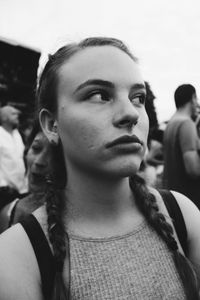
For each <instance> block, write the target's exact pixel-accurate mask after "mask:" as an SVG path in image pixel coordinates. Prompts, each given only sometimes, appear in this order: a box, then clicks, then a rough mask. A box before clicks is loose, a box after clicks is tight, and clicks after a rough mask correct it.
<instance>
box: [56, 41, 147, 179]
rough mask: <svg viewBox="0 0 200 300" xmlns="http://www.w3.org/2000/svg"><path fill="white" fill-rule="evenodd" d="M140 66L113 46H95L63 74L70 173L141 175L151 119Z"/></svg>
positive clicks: (62, 124)
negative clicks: (139, 170)
mask: <svg viewBox="0 0 200 300" xmlns="http://www.w3.org/2000/svg"><path fill="white" fill-rule="evenodd" d="M145 95H146V90H145V85H144V81H143V79H142V76H141V74H140V71H139V69H138V66H137V64H136V63H135V62H134V61H133V60H132V59H131V58H130V57H129V56H128V55H127V54H126V53H124V52H122V51H121V50H119V49H118V48H116V47H113V46H101V47H90V48H87V49H84V50H82V51H81V52H79V53H77V54H75V55H74V56H73V57H71V58H70V59H69V60H68V61H67V62H66V63H65V64H64V65H63V66H62V67H61V69H60V70H59V85H58V97H57V103H58V112H57V123H58V132H59V135H60V138H61V141H62V145H63V150H64V156H65V161H66V165H67V173H68V176H69V175H70V170H75V169H76V170H78V171H79V172H80V171H81V172H92V173H93V174H96V175H101V176H102V175H103V176H111V177H113V176H118V177H119V176H120V177H125V176H130V175H133V174H135V173H136V171H137V170H138V169H139V166H140V163H141V161H142V158H143V156H144V153H145V149H146V142H147V134H148V126H149V125H148V124H149V122H148V117H147V114H146V111H145V106H144V102H145Z"/></svg>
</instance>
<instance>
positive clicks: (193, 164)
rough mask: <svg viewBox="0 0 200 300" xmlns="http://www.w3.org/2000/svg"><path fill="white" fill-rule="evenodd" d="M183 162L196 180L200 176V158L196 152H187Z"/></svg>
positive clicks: (188, 172) (189, 173)
mask: <svg viewBox="0 0 200 300" xmlns="http://www.w3.org/2000/svg"><path fill="white" fill-rule="evenodd" d="M183 160H184V165H185V169H186V172H187V174H188V175H190V176H191V177H193V178H194V179H195V178H196V177H198V176H200V156H199V154H198V152H197V151H196V150H191V151H187V152H185V153H184V154H183Z"/></svg>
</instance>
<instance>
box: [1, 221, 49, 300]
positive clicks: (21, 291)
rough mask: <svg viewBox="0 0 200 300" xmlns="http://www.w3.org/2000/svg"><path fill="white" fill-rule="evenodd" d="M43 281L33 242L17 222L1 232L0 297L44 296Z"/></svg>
mask: <svg viewBox="0 0 200 300" xmlns="http://www.w3.org/2000/svg"><path fill="white" fill-rule="evenodd" d="M40 281H41V279H40V272H39V268H38V264H37V260H36V257H35V254H34V251H33V248H32V245H31V243H30V241H29V238H28V236H27V235H26V232H25V231H24V229H23V227H22V226H21V225H20V224H16V225H14V226H12V227H11V228H9V229H8V230H6V231H5V232H3V233H2V234H1V235H0V299H4V300H11V299H16V300H18V299H19V300H25V299H30V300H31V299H38V300H39V299H43V297H42V292H41V287H40Z"/></svg>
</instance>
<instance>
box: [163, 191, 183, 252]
mask: <svg viewBox="0 0 200 300" xmlns="http://www.w3.org/2000/svg"><path fill="white" fill-rule="evenodd" d="M158 191H159V193H160V194H161V196H162V198H163V201H164V203H165V206H166V208H167V210H168V213H169V215H170V217H171V219H172V222H173V225H174V228H175V230H176V234H177V236H178V239H179V242H180V244H181V247H182V249H183V251H184V254H185V256H187V254H188V243H187V229H186V226H185V221H184V218H183V214H182V212H181V209H180V207H179V205H178V202H177V200H176V198H175V197H174V195H173V194H172V193H171V192H170V191H168V190H158Z"/></svg>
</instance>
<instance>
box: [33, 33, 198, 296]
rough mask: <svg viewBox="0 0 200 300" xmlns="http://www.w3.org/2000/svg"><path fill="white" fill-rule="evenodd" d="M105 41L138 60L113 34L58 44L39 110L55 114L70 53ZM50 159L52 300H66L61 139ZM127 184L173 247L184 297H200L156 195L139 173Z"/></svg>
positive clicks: (42, 85) (39, 97)
mask: <svg viewBox="0 0 200 300" xmlns="http://www.w3.org/2000/svg"><path fill="white" fill-rule="evenodd" d="M105 45H110V46H114V47H116V48H119V49H120V50H122V51H123V52H125V53H126V54H127V55H128V56H130V57H131V58H132V59H133V60H134V61H137V59H136V58H135V57H134V56H133V55H132V54H131V53H130V51H129V50H128V48H127V47H126V46H125V45H124V44H123V43H122V42H121V41H119V40H117V39H113V38H98V37H97V38H89V39H85V40H83V41H82V42H80V43H79V44H69V45H67V46H65V47H62V48H60V49H59V50H58V51H57V52H56V53H55V54H54V55H51V56H50V57H49V60H48V62H47V64H46V66H45V68H44V70H43V72H42V74H41V76H40V78H39V82H38V90H37V100H38V111H40V110H41V109H42V108H46V109H48V110H49V111H50V112H52V113H53V114H56V112H57V101H56V100H57V86H58V71H59V69H60V67H61V66H62V65H63V64H64V63H65V62H66V61H67V60H68V59H69V58H70V57H71V56H73V55H74V54H75V53H77V52H79V51H81V50H82V49H84V48H86V47H95V46H105ZM52 163H54V164H55V166H54V169H55V174H54V175H53V176H50V177H49V178H48V189H47V192H46V210H47V216H48V217H47V220H48V234H49V239H50V242H51V244H52V247H53V252H54V257H55V264H56V275H55V282H54V290H53V295H52V299H51V300H68V299H69V298H70V296H69V290H67V288H68V287H66V286H65V284H64V280H63V274H62V273H63V267H64V262H65V258H66V251H67V247H66V243H67V242H68V240H67V238H66V233H65V230H64V222H63V210H64V202H65V201H64V200H63V197H62V189H63V188H64V187H65V186H66V181H67V180H66V179H67V176H66V173H67V172H66V169H65V163H64V157H63V153H62V146H61V143H60V144H59V145H58V146H55V145H52ZM51 175H52V174H51ZM130 187H131V189H132V191H133V194H134V196H135V201H136V204H137V206H138V207H139V209H140V211H141V212H142V214H143V215H144V216H145V218H146V219H147V221H148V222H149V224H150V225H151V226H152V227H153V228H154V229H155V231H156V232H157V233H158V235H160V236H161V238H162V239H163V240H164V241H165V242H166V244H167V246H168V248H169V250H170V251H172V253H173V258H174V262H175V265H176V267H177V270H178V272H179V274H180V278H181V280H182V283H183V286H184V288H185V293H186V295H187V299H188V300H197V299H200V298H199V294H198V283H197V276H196V274H195V272H194V270H193V267H192V265H191V263H190V262H189V261H188V260H187V258H185V257H184V256H183V255H182V254H181V253H180V252H179V251H178V246H177V243H176V240H175V238H174V235H173V228H172V226H171V225H170V224H168V222H167V221H166V219H165V217H164V215H163V214H162V213H160V212H159V208H158V205H157V203H156V198H155V196H154V195H152V194H151V193H149V191H148V190H147V187H146V185H145V182H144V180H143V179H142V178H140V177H139V176H134V177H132V178H130Z"/></svg>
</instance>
